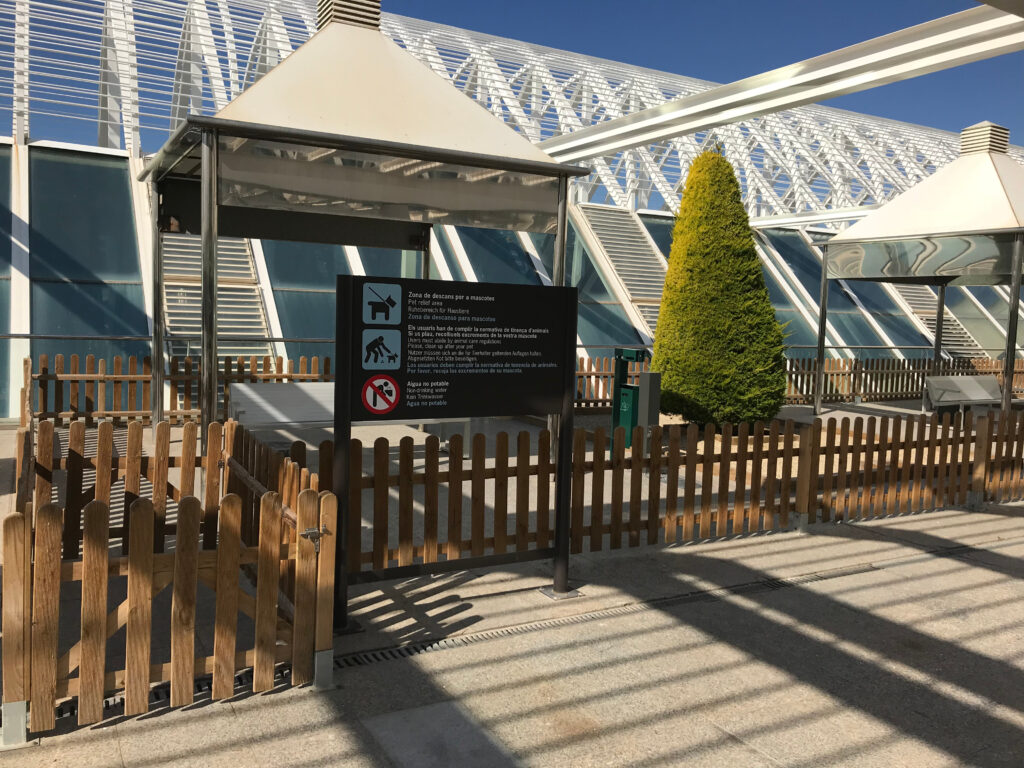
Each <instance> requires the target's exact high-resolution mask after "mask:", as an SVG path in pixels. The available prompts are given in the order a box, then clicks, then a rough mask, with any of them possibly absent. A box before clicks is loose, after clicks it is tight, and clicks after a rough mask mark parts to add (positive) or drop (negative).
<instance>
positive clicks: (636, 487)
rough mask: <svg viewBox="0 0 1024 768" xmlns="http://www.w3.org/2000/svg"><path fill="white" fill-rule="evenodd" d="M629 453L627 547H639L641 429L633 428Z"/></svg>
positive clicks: (642, 446)
mask: <svg viewBox="0 0 1024 768" xmlns="http://www.w3.org/2000/svg"><path fill="white" fill-rule="evenodd" d="M629 451H630V453H629V456H630V463H629V546H631V547H636V546H639V545H640V524H641V515H642V514H643V487H644V486H643V482H644V429H643V427H633V444H632V446H631V447H630V449H629Z"/></svg>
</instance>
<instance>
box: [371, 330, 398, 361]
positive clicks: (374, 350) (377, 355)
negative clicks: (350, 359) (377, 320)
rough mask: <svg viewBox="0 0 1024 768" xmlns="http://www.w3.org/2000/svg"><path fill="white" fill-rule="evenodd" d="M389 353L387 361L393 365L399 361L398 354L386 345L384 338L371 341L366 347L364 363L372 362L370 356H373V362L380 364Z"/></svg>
mask: <svg viewBox="0 0 1024 768" xmlns="http://www.w3.org/2000/svg"><path fill="white" fill-rule="evenodd" d="M385 353H387V358H386V359H387V361H388V362H389V363H393V362H395V361H396V360H398V354H397V353H395V352H392V351H391V350H390V349H388V346H387V345H386V344H385V343H384V337H383V336H378V337H377V338H375V339H373V340H371V341H370V343H369V344H367V345H366V357H364V358H363V362H364V363H368V362H370V356H371V355H372V356H373V362H375V363H378V362H380V360H381V358H383V357H384V355H385Z"/></svg>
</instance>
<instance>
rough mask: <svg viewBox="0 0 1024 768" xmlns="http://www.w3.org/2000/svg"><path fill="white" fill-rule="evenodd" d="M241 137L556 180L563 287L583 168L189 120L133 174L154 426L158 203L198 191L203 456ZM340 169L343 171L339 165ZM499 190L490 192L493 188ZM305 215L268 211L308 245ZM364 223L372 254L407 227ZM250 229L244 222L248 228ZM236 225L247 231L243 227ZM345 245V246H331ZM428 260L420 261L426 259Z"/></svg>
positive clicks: (159, 319)
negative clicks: (571, 212) (224, 230)
mask: <svg viewBox="0 0 1024 768" xmlns="http://www.w3.org/2000/svg"><path fill="white" fill-rule="evenodd" d="M226 137H230V138H239V139H254V140H267V141H275V142H283V143H288V144H301V145H304V146H307V147H316V148H322V149H325V150H347V151H352V152H360V153H366V154H369V155H386V156H390V157H401V158H407V159H409V160H414V161H423V162H426V163H451V164H455V165H459V166H469V167H473V168H479V169H481V171H482V172H484V173H486V172H487V171H493V172H495V173H496V174H502V173H508V174H531V175H534V176H539V177H550V178H552V179H553V180H555V181H556V188H555V195H556V199H554V200H552V203H553V206H552V207H553V208H554V218H555V222H556V231H555V254H554V257H555V264H554V275H553V278H554V279H553V283H554V285H556V286H560V285H564V284H565V274H566V271H565V243H566V239H567V226H568V221H567V217H566V215H565V208H566V198H567V186H568V179H569V177H572V176H586V175H588V174H589V173H590V169H589V168H583V167H579V166H574V165H567V164H562V163H558V162H551V163H543V162H532V161H527V160H517V159H511V158H505V157H497V156H490V155H481V154H476V153H469V152H458V151H452V150H447V149H437V148H433V147H424V146H413V145H408V144H399V143H394V142H383V141H375V140H373V139H365V138H355V137H350V136H340V135H333V134H324V133H319V132H313V131H301V130H295V129H285V128H278V127H275V126H271V125H256V124H251V123H242V122H236V121H230V120H223V119H218V118H215V117H204V116H198V115H190V116H189V117H188V118H187V119H186V120H185V121H184V122H183V123H182V124H181V125H180V126H179V127H178V129H177V130H176V131H175V132H174V133H173V134H172V135H171V137H170V138H169V139H168V140H167V142H166V143H165V144H164V146H163V147H162V148H161V149H160V151H159V152H157V154H156V155H154V156H153V157H152V158H151V159H150V161H149V162H148V163H147V165H146V167H145V169H144V170H143V171H142V173H141V174H140V175H139V180H140V181H148V182H149V184H150V190H151V194H152V205H151V212H152V218H153V222H152V223H153V231H154V238H153V254H152V258H153V278H152V279H153V296H154V316H153V384H154V389H155V390H156V393H157V395H156V397H154V400H153V411H152V417H153V422H154V423H158V422H159V421H162V420H163V417H164V403H163V384H164V318H163V296H162V275H163V253H162V248H161V238H160V218H159V217H160V199H161V195H162V194H163V192H164V189H165V187H168V186H169V185H170V183H171V182H172V181H178V182H180V181H182V180H184V181H192V182H194V181H198V182H199V183H198V185H195V186H197V187H198V189H192V190H191V191H190V190H186V192H185V196H186V197H188V196H189V195H196V196H198V197H199V201H198V202H199V206H198V207H199V213H200V215H199V218H200V232H201V237H202V270H201V276H202V277H201V294H202V309H201V319H202V344H201V350H202V357H201V361H200V377H201V384H200V393H199V407H200V418H201V426H202V431H201V439H202V441H203V450H204V451H205V449H206V438H207V432H208V428H209V425H210V422H211V421H212V420H213V417H214V414H215V412H216V406H217V375H216V372H217V324H216V318H217V268H216V265H217V238H218V235H219V227H218V219H219V216H220V214H221V213H222V212H223V211H224V210H225V209H227V210H231V207H230V206H224V205H223V204H222V203H221V202H220V200H219V184H218V182H219V179H218V173H219V152H220V141H221V139H222V138H226ZM339 167H341V166H339ZM499 186H501V185H492V188H493V187H499ZM488 191H489V190H488V185H481V187H480V189H479V193H480V194H481V195H486V194H487V192H488ZM436 213H437V216H438V218H441V217H443V216H444V215H445V213H446V212H445V211H443V210H439V211H437V212H436ZM312 215H314V216H315V218H318V219H332V220H345V219H349V217H345V216H339V215H336V214H333V213H327V214H319V215H315V214H312ZM310 216H311V212H302V211H295V210H290V211H274V212H273V218H274V220H275V222H276V225H275V232H277V235H276V236H277V237H278V238H279V239H292V240H300V241H301V240H309V239H311V238H310V236H309V234H308V229H309V224H310ZM362 221H364V222H369V223H368V224H367V229H366V230H365V231H362V232H361V233H360V236H361V240H360V241H359V243H358V244H360V245H376V246H378V247H384V248H388V247H394V239H393V237H389V236H388V235H387V234H386V233H385V231H384V229H383V228H382V227H381V226H376V227H375V226H374V224H377V225H383V227H388V228H393V227H396V226H399V227H400V226H408V225H409V224H410V222H409V221H408V220H407V219H394V220H389V219H387V218H382V217H375V218H373V219H365V220H362ZM252 223H253V220H252V219H249V224H250V225H251V224H252ZM235 224H236V226H242V227H245V226H246V222H244V221H243V222H242V223H241V224H239V223H238V222H236V223H235ZM431 225H432V222H430V221H425V222H422V223H421V226H425V227H426V228H427V229H428V230H429V227H430V226H431ZM232 234H234V235H237V236H243V237H244V236H250V237H251V236H257V235H253V234H252V233H251V231H250V234H248V235H246V234H245V233H243V232H238V231H235V232H233V233H232ZM322 241H323V242H335V243H337V241H336V240H327V239H325V240H322ZM429 242H430V238H429V231H428V233H427V236H426V237H424V238H422V240H420V245H419V248H418V250H423V251H425V252H429ZM337 244H340V245H350V244H351V243H346V242H342V243H337ZM425 258H426V257H425Z"/></svg>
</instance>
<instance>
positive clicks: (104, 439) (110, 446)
mask: <svg viewBox="0 0 1024 768" xmlns="http://www.w3.org/2000/svg"><path fill="white" fill-rule="evenodd" d="M113 453H114V425H113V424H111V423H110V422H109V421H104V422H102V423H101V424H100V425H99V427H98V428H97V430H96V492H95V493H94V494H93V498H94V499H95V500H96V501H102V502H103V503H104V504H107V505H109V504H110V485H111V480H112V473H111V469H110V467H111V461H112V460H113Z"/></svg>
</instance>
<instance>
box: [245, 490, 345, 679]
mask: <svg viewBox="0 0 1024 768" xmlns="http://www.w3.org/2000/svg"><path fill="white" fill-rule="evenodd" d="M357 551H358V550H357ZM280 557H281V497H280V496H279V495H278V494H277V493H265V494H263V498H262V499H261V500H260V543H259V560H258V562H257V564H256V619H255V622H254V623H255V638H256V643H255V644H256V648H255V650H256V658H255V661H254V665H253V676H252V689H253V691H254V692H255V693H260V692H262V691H269V690H270V689H271V688H273V687H274V662H275V660H276V652H275V646H276V643H277V578H278V563H279V562H280ZM356 567H357V568H358V563H356Z"/></svg>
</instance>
